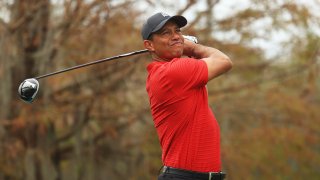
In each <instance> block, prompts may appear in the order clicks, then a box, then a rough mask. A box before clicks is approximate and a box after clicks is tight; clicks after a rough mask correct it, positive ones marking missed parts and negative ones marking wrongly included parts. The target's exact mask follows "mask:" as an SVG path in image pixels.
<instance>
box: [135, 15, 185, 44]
mask: <svg viewBox="0 0 320 180" xmlns="http://www.w3.org/2000/svg"><path fill="white" fill-rule="evenodd" d="M169 20H172V21H174V22H175V23H177V25H178V26H179V27H180V28H181V27H183V26H185V25H186V24H187V22H188V21H187V19H186V18H185V17H183V16H179V15H177V16H170V15H168V14H166V13H162V12H159V13H157V14H154V15H152V16H151V17H149V18H148V19H147V21H146V22H145V23H144V24H143V27H142V30H141V35H142V39H143V40H147V39H149V37H150V35H151V34H152V33H154V32H156V31H158V30H160V29H161V28H162V27H163V26H164V25H165V24H166V22H168V21H169Z"/></svg>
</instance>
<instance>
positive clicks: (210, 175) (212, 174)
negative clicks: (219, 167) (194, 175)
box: [209, 172, 222, 180]
mask: <svg viewBox="0 0 320 180" xmlns="http://www.w3.org/2000/svg"><path fill="white" fill-rule="evenodd" d="M216 174H217V173H216V172H209V180H215V179H212V178H213V177H214V175H216ZM218 174H219V180H221V179H222V174H221V172H219V173H218Z"/></svg>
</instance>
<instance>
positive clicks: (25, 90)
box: [18, 78, 39, 103]
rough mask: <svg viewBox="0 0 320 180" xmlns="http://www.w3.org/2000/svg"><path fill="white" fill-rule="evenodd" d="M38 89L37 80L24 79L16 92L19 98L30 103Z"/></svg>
mask: <svg viewBox="0 0 320 180" xmlns="http://www.w3.org/2000/svg"><path fill="white" fill-rule="evenodd" d="M38 90H39V82H38V81H37V80H36V79H34V78H31V79H26V80H24V81H23V82H22V83H21V84H20V86H19V89H18V93H19V95H20V98H21V99H22V100H23V101H25V102H27V103H32V101H33V100H34V98H35V97H36V95H37V92H38Z"/></svg>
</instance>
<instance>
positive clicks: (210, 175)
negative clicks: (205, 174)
mask: <svg viewBox="0 0 320 180" xmlns="http://www.w3.org/2000/svg"><path fill="white" fill-rule="evenodd" d="M212 174H213V172H209V180H211V178H212Z"/></svg>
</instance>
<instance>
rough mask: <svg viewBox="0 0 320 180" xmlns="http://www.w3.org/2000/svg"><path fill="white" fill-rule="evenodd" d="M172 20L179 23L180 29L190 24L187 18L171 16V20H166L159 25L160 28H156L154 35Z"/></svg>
mask: <svg viewBox="0 0 320 180" xmlns="http://www.w3.org/2000/svg"><path fill="white" fill-rule="evenodd" d="M170 20H171V21H174V22H175V23H177V25H178V26H179V28H182V27H184V26H185V25H187V23H188V21H187V19H186V18H185V17H183V16H171V17H170V18H168V19H165V20H163V21H162V22H161V23H160V24H158V26H157V27H156V28H154V30H153V31H152V33H154V32H157V31H159V30H160V29H161V28H162V27H163V26H164V25H165V24H166V23H167V22H168V21H170Z"/></svg>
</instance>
